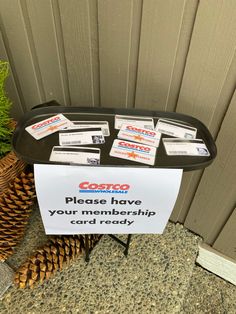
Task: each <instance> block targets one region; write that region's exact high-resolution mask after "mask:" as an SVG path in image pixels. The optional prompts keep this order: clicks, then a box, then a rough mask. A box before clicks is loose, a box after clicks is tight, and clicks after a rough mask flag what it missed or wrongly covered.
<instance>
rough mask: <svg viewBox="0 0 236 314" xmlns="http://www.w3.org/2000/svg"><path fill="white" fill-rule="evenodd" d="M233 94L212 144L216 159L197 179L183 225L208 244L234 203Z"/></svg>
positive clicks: (235, 105)
mask: <svg viewBox="0 0 236 314" xmlns="http://www.w3.org/2000/svg"><path fill="white" fill-rule="evenodd" d="M235 117H236V92H235V93H234V96H233V98H232V101H231V103H230V107H229V109H228V111H227V114H226V116H225V119H224V121H223V124H222V127H221V129H220V132H219V135H218V137H217V141H216V145H217V147H218V156H217V159H216V160H215V162H214V163H213V165H212V166H211V167H209V168H207V169H206V170H205V172H204V175H203V177H202V179H201V184H200V185H199V187H198V189H197V192H196V195H195V197H194V199H193V202H192V205H191V207H190V211H189V213H188V216H187V218H186V221H185V226H186V227H187V228H189V229H190V230H193V231H194V232H196V233H198V234H200V235H201V236H203V238H204V240H205V241H206V242H207V243H209V244H212V243H213V241H214V240H215V239H216V237H217V236H218V234H219V232H220V230H221V229H222V227H223V226H224V224H225V222H226V221H227V219H228V217H229V216H230V214H231V212H232V210H233V208H234V206H235V201H236V137H235V134H236V123H235Z"/></svg>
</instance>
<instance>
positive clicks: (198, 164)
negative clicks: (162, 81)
mask: <svg viewBox="0 0 236 314" xmlns="http://www.w3.org/2000/svg"><path fill="white" fill-rule="evenodd" d="M58 113H62V114H63V115H65V116H66V117H67V118H68V119H70V120H87V121H89V120H90V121H92V120H97V121H99V120H101V121H108V122H109V126H110V133H111V135H110V136H109V137H105V140H106V142H105V144H102V145H90V146H91V147H98V148H101V166H135V167H147V166H146V165H144V164H141V163H137V162H134V161H129V160H125V159H120V158H115V157H111V156H109V152H110V149H111V147H112V143H113V141H114V139H116V138H117V133H118V130H115V129H114V117H115V114H120V115H134V116H148V117H153V118H154V121H155V124H156V122H157V120H158V119H159V118H168V119H172V120H174V121H178V122H180V123H181V122H182V123H185V124H187V125H190V126H193V127H195V128H197V130H198V131H197V138H199V139H203V141H204V142H205V144H206V146H207V148H208V150H209V152H210V156H209V157H193V156H168V155H167V154H166V152H165V149H164V146H163V143H162V140H161V141H160V146H159V147H158V149H157V154H156V161H155V165H154V166H148V167H154V168H180V169H181V168H182V169H183V170H184V171H189V170H196V169H202V168H205V167H207V166H208V165H209V164H211V163H212V161H213V160H214V158H215V157H216V152H217V150H216V145H215V143H214V140H213V138H212V136H211V134H210V132H209V131H208V129H207V128H206V126H205V125H204V124H203V123H202V122H200V121H199V120H197V119H195V118H193V117H191V116H187V115H183V114H179V113H175V112H162V111H147V110H137V109H113V108H92V107H88V108H87V107H62V106H60V105H58V104H57V102H50V103H45V104H43V105H40V106H39V108H36V109H33V110H32V111H30V112H28V113H26V114H25V115H24V116H23V118H22V119H21V120H20V121H19V123H18V124H17V127H16V130H15V132H14V134H13V141H12V144H13V150H14V151H15V153H16V155H17V156H18V157H19V158H20V159H23V160H25V161H26V162H27V163H30V164H35V163H44V164H45V163H46V164H50V163H53V164H56V163H55V162H51V161H49V156H50V154H51V150H52V147H53V146H55V145H59V136H58V133H54V134H51V135H49V136H47V137H44V138H42V139H41V140H35V139H34V138H33V137H32V136H31V135H30V134H29V133H28V132H27V131H25V128H26V127H27V126H29V125H31V124H34V123H36V122H38V121H41V120H44V119H47V118H48V117H51V116H53V115H56V114H58ZM164 137H168V136H166V135H165V136H164Z"/></svg>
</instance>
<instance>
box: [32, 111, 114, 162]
mask: <svg viewBox="0 0 236 314" xmlns="http://www.w3.org/2000/svg"><path fill="white" fill-rule="evenodd" d="M26 131H27V132H29V133H30V134H31V135H32V136H33V137H34V138H35V139H36V140H39V139H42V138H44V137H45V136H48V135H50V134H53V133H55V132H58V131H59V145H60V146H54V147H53V148H52V151H51V155H50V158H49V160H50V161H54V162H62V163H63V162H64V163H65V162H66V163H76V164H86V165H98V164H99V163H100V151H101V150H100V149H99V148H90V147H81V146H80V145H91V144H104V143H105V138H104V137H105V136H109V135H110V130H109V124H108V122H107V121H70V120H69V119H67V118H66V117H65V116H63V115H62V114H58V115H56V116H52V117H50V118H48V119H45V120H43V121H39V122H37V123H35V124H33V125H31V126H28V127H26Z"/></svg>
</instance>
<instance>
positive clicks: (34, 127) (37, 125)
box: [32, 117, 60, 129]
mask: <svg viewBox="0 0 236 314" xmlns="http://www.w3.org/2000/svg"><path fill="white" fill-rule="evenodd" d="M57 120H60V117H53V118H51V119H48V120H46V121H44V122H40V123H38V124H36V125H33V126H32V129H38V128H41V127H43V126H45V125H48V124H50V123H52V122H54V121H57Z"/></svg>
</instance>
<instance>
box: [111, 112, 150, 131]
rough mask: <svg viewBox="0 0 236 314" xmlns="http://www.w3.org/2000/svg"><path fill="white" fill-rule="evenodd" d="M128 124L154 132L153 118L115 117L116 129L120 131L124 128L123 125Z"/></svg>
mask: <svg viewBox="0 0 236 314" xmlns="http://www.w3.org/2000/svg"><path fill="white" fill-rule="evenodd" d="M128 123H130V124H132V125H138V126H140V127H141V128H144V129H149V130H154V122H153V118H150V117H139V116H137V117H136V116H120V115H115V129H117V130H119V129H120V128H121V127H122V124H128Z"/></svg>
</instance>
